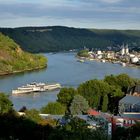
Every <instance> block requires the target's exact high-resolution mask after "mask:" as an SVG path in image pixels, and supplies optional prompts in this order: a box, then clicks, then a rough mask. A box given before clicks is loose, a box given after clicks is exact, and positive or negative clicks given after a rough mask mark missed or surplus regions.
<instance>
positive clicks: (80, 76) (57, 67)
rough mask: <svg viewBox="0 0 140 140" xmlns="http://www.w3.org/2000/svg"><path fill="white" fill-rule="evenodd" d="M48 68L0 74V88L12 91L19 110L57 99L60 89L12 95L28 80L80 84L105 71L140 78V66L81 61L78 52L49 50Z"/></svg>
mask: <svg viewBox="0 0 140 140" xmlns="http://www.w3.org/2000/svg"><path fill="white" fill-rule="evenodd" d="M44 55H45V56H47V58H48V68H47V69H43V70H39V71H33V72H25V73H19V74H13V75H9V76H1V77H0V91H2V92H5V93H6V94H8V95H10V99H11V100H12V102H13V103H14V107H15V108H16V109H17V110H18V109H20V108H21V107H22V106H27V108H40V107H42V106H43V105H46V104H47V103H48V102H50V101H55V100H56V99H57V94H58V92H59V91H53V92H42V93H35V94H29V95H22V96H18V97H17V96H11V90H12V89H15V88H17V87H19V86H22V85H25V84H27V83H30V82H33V81H36V82H45V83H46V82H49V83H54V82H58V83H60V84H61V85H62V86H67V87H77V86H78V85H79V84H80V83H82V82H84V81H86V80H89V79H94V78H97V79H102V78H104V76H105V75H110V74H115V75H117V74H120V73H127V74H128V75H130V76H132V77H135V78H140V68H132V67H122V66H121V65H119V64H112V63H102V62H96V61H86V62H85V63H80V62H78V61H77V59H76V58H75V53H56V54H53V53H47V54H44Z"/></svg>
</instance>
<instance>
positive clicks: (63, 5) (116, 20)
mask: <svg viewBox="0 0 140 140" xmlns="http://www.w3.org/2000/svg"><path fill="white" fill-rule="evenodd" d="M54 25H60V26H69V27H78V28H98V29H139V30H140V0H0V27H22V26H54Z"/></svg>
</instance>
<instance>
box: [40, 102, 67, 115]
mask: <svg viewBox="0 0 140 140" xmlns="http://www.w3.org/2000/svg"><path fill="white" fill-rule="evenodd" d="M65 111H66V107H65V106H63V105H62V104H60V103H59V102H50V103H48V104H47V105H46V106H44V107H42V108H41V113H44V114H52V115H64V114H65Z"/></svg>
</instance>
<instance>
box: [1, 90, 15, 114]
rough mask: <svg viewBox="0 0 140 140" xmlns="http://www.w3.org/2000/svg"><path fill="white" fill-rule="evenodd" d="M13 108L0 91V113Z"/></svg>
mask: <svg viewBox="0 0 140 140" xmlns="http://www.w3.org/2000/svg"><path fill="white" fill-rule="evenodd" d="M12 110H13V104H12V102H11V101H10V100H9V99H8V96H6V95H5V94H4V93H0V114H4V113H8V112H9V111H12Z"/></svg>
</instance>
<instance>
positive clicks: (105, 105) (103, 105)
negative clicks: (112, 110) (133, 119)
mask: <svg viewBox="0 0 140 140" xmlns="http://www.w3.org/2000/svg"><path fill="white" fill-rule="evenodd" d="M107 110H108V96H107V95H105V96H104V97H103V104H102V111H103V112H107Z"/></svg>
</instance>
